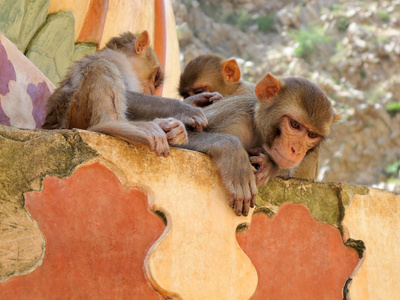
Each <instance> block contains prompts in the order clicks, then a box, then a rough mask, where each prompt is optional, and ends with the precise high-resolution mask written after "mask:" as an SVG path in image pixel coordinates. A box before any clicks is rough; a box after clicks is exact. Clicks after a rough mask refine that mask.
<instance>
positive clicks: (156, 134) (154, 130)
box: [126, 121, 169, 157]
mask: <svg viewBox="0 0 400 300" xmlns="http://www.w3.org/2000/svg"><path fill="white" fill-rule="evenodd" d="M136 126H137V127H136V128H137V131H138V132H137V133H136V135H137V136H138V137H139V136H140V137H141V140H140V139H139V140H138V139H137V138H136V139H135V138H134V139H132V140H133V141H135V140H136V141H139V142H141V143H143V144H146V145H148V146H149V149H150V151H152V152H155V153H156V154H157V156H164V157H167V156H168V155H169V145H168V139H167V135H166V134H165V132H164V130H163V129H162V128H161V126H160V125H158V124H157V123H156V122H154V121H153V122H137V123H136ZM126 140H127V141H129V139H126Z"/></svg>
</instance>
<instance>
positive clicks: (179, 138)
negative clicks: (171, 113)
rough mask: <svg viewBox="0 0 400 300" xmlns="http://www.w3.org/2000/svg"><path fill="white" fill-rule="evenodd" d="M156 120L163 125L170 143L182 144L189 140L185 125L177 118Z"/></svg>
mask: <svg viewBox="0 0 400 300" xmlns="http://www.w3.org/2000/svg"><path fill="white" fill-rule="evenodd" d="M154 122H155V123H156V124H158V126H160V127H161V129H162V130H164V132H165V133H166V135H167V140H168V144H170V145H181V144H186V143H187V142H188V137H187V132H186V129H185V125H183V123H182V122H181V121H179V120H177V119H174V118H167V119H155V120H154Z"/></svg>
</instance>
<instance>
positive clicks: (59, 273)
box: [0, 163, 165, 299]
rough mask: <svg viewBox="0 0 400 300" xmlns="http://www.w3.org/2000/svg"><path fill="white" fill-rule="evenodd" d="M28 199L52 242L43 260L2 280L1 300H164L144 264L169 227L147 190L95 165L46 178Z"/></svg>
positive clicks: (40, 224) (47, 241)
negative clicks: (156, 211) (23, 272)
mask: <svg viewBox="0 0 400 300" xmlns="http://www.w3.org/2000/svg"><path fill="white" fill-rule="evenodd" d="M25 200H26V202H25V206H26V208H27V210H28V211H29V212H30V214H31V215H32V217H33V219H35V220H36V222H37V223H38V225H39V228H40V229H41V231H42V232H43V234H44V236H45V239H46V251H45V255H44V258H43V263H42V265H41V266H39V267H37V268H36V269H35V270H33V271H32V272H31V273H29V274H27V275H22V276H15V277H12V278H10V279H8V280H6V281H5V282H2V283H0V299H162V297H161V296H160V295H159V294H157V293H156V292H155V291H154V290H153V289H152V288H151V286H150V284H149V283H148V282H147V280H146V278H145V275H144V259H145V256H146V254H147V251H148V250H149V248H150V247H151V246H152V244H153V243H154V242H155V241H156V240H157V239H158V237H159V236H160V235H161V234H162V233H163V231H164V229H165V226H164V224H163V222H162V221H161V219H160V218H159V217H157V216H155V215H154V214H153V213H151V212H150V211H149V210H148V202H147V196H146V194H145V193H144V192H143V191H141V190H139V189H136V188H127V187H124V186H122V185H121V183H120V182H119V180H118V179H117V177H116V176H115V175H114V174H113V173H112V172H111V171H110V170H108V169H107V168H105V167H104V166H102V165H100V164H99V163H95V164H92V165H89V166H85V167H81V168H79V169H78V170H77V171H75V173H74V174H73V175H72V176H71V177H70V178H63V179H59V178H55V177H47V178H45V179H44V181H43V190H42V191H41V192H40V193H29V194H27V195H26V197H25Z"/></svg>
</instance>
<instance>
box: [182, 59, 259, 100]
mask: <svg viewBox="0 0 400 300" xmlns="http://www.w3.org/2000/svg"><path fill="white" fill-rule="evenodd" d="M254 89H255V84H253V83H250V82H247V81H244V80H243V79H241V72H240V68H239V65H238V63H237V61H236V60H235V59H234V58H232V59H225V58H223V57H221V56H218V55H214V54H206V55H200V56H198V57H196V58H194V59H192V60H191V61H190V62H189V63H188V64H187V66H186V67H185V69H184V70H183V72H182V74H181V78H180V82H179V94H180V95H181V96H182V97H183V98H184V99H186V98H188V97H190V96H193V95H196V94H200V93H203V92H210V93H212V92H218V93H219V94H221V95H222V96H223V97H228V96H233V95H236V96H238V95H254ZM221 98H222V97H218V96H214V97H210V98H209V100H210V102H211V103H214V102H215V101H216V100H219V99H221ZM190 100H191V99H188V100H185V102H186V103H188V104H191V105H194V106H199V107H204V106H206V105H209V104H211V103H210V102H200V103H198V102H195V101H190Z"/></svg>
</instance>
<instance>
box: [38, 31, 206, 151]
mask: <svg viewBox="0 0 400 300" xmlns="http://www.w3.org/2000/svg"><path fill="white" fill-rule="evenodd" d="M149 44H150V40H149V35H148V33H147V31H143V32H142V33H141V34H140V35H138V36H136V35H134V34H132V33H130V32H127V33H124V34H122V35H121V36H119V37H114V38H112V39H111V40H110V41H109V42H108V43H107V45H106V47H105V48H104V49H102V50H100V51H99V52H97V53H95V54H91V55H88V56H86V57H85V58H83V59H82V60H80V61H78V62H76V63H75V64H74V65H73V66H72V68H71V69H70V71H69V73H68V74H67V76H66V78H65V79H64V80H63V81H62V82H61V83H60V86H59V87H58V88H57V89H56V90H55V91H54V93H53V94H52V95H51V96H50V98H49V99H48V100H47V103H46V118H45V122H44V125H43V126H42V128H43V129H55V128H66V129H72V128H79V129H87V130H91V131H95V132H100V133H105V134H110V135H112V136H115V137H119V138H121V139H123V140H126V141H128V142H138V143H142V144H144V145H147V146H149V148H150V150H151V151H154V152H156V154H157V155H158V156H167V155H168V154H169V144H171V145H177V144H183V143H186V142H187V133H186V129H185V125H188V126H191V127H193V128H194V129H195V130H201V129H202V128H203V127H204V126H206V125H207V119H206V117H205V116H204V114H203V112H202V111H201V109H199V108H196V107H192V106H190V105H188V104H185V103H183V102H181V101H179V100H176V99H167V98H162V97H156V96H152V95H154V94H155V92H156V90H157V89H158V88H159V87H160V86H161V85H162V83H163V73H162V70H161V67H160V64H159V62H158V60H157V57H156V55H155V53H154V51H153V50H152V49H151V48H150V47H149ZM204 97H207V96H204V95H196V97H194V98H195V99H203V98H204Z"/></svg>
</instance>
